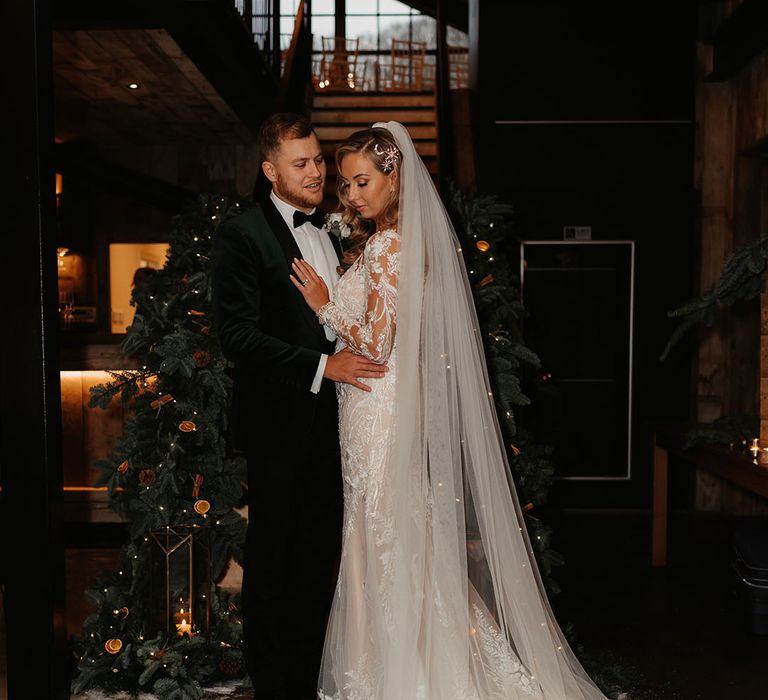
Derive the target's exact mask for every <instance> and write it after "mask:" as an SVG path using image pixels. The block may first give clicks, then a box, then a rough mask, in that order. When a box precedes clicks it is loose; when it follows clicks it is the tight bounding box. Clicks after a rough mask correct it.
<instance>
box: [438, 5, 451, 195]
mask: <svg viewBox="0 0 768 700" xmlns="http://www.w3.org/2000/svg"><path fill="white" fill-rule="evenodd" d="M436 3H437V18H436V19H437V76H436V77H437V81H436V82H437V128H438V141H437V145H438V163H439V166H440V180H441V182H443V183H444V182H447V181H448V180H450V179H452V178H453V130H452V129H451V102H450V97H451V93H450V89H451V87H450V70H451V69H450V65H449V63H448V26H447V22H446V13H445V6H446V5H447V0H436Z"/></svg>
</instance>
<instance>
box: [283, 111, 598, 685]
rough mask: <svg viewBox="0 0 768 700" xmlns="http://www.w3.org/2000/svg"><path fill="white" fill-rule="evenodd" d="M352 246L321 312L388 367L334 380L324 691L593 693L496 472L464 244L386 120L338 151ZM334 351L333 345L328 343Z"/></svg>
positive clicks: (500, 471) (316, 300) (489, 400)
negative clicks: (335, 520)
mask: <svg viewBox="0 0 768 700" xmlns="http://www.w3.org/2000/svg"><path fill="white" fill-rule="evenodd" d="M336 162H337V166H338V172H339V175H340V177H339V190H338V193H339V200H340V201H341V203H342V205H343V209H344V214H343V218H344V222H345V223H346V224H348V225H350V226H351V227H352V234H351V236H350V238H349V242H350V243H351V244H352V247H351V248H350V250H348V251H347V253H346V254H345V257H344V261H343V264H342V269H345V272H344V274H343V276H342V277H341V279H340V280H339V281H338V283H337V284H336V285H335V287H334V290H333V295H332V299H333V300H331V295H329V291H328V288H327V287H326V285H325V283H324V282H323V280H322V279H321V278H320V277H319V276H318V275H317V273H316V272H315V271H314V270H313V269H312V267H311V266H310V265H308V264H307V263H306V262H304V261H301V260H299V261H296V262H295V263H294V273H295V276H292V278H291V279H292V281H293V283H294V284H295V285H296V286H297V288H298V289H299V291H300V292H301V293H302V295H303V296H304V298H305V300H306V301H307V303H308V304H309V306H310V307H311V308H312V309H313V310H314V311H315V312H316V314H317V316H318V319H319V321H320V322H321V323H323V324H325V325H326V326H328V327H330V328H331V329H332V330H333V332H334V333H335V334H336V335H337V336H338V339H339V340H338V345H339V348H341V347H344V346H346V347H349V348H351V349H352V350H353V351H355V352H357V353H359V354H361V355H364V356H365V357H367V358H369V359H371V360H374V361H376V362H382V363H384V362H386V363H387V365H388V367H389V371H388V373H387V374H386V375H385V376H384V377H383V378H382V379H374V380H372V381H371V387H372V390H371V391H370V392H365V391H361V390H359V389H357V388H355V387H353V386H351V385H347V384H338V385H337V391H338V397H339V430H340V436H341V449H342V472H343V477H344V509H345V513H344V529H343V550H342V561H341V569H340V573H339V579H338V583H337V587H336V595H335V598H334V603H333V608H332V611H331V616H330V620H329V624H328V629H327V633H326V639H325V647H324V652H323V662H322V668H321V672H320V679H319V688H318V697H319V698H320V699H321V700H496V699H497V698H498V699H499V700H502V699H503V700H516V699H520V700H522V699H530V698H534V699H539V700H596V699H599V700H604V698H605V696H604V695H603V694H602V692H601V691H600V690H599V689H598V688H597V687H596V686H595V685H594V683H593V682H592V681H591V680H590V679H589V677H588V676H587V674H586V673H585V671H584V669H583V668H582V667H581V665H580V664H579V662H578V661H577V659H576V657H575V656H574V654H573V652H572V651H571V649H570V648H569V647H568V644H567V643H566V641H565V639H564V637H563V635H562V632H561V631H560V628H559V627H558V625H557V622H556V621H555V619H554V616H553V614H552V610H551V609H550V607H549V604H548V602H547V598H546V593H545V591H544V587H543V584H542V581H541V577H540V575H539V572H538V569H537V567H536V562H535V559H534V556H533V552H532V548H531V544H530V542H529V540H528V536H527V533H526V530H525V526H524V523H523V518H522V514H521V511H520V507H519V504H518V500H517V496H516V493H515V488H514V485H513V483H512V480H511V478H510V475H509V469H508V465H507V463H506V457H505V452H504V447H503V442H502V438H501V434H500V431H499V426H498V423H497V420H496V414H495V409H494V401H493V397H492V395H491V391H490V388H489V383H488V376H487V370H486V366H485V360H484V355H483V348H482V339H481V337H480V334H479V332H478V324H477V318H476V315H475V310H474V306H473V302H472V295H471V290H470V288H469V283H468V281H467V275H466V271H465V268H464V264H463V260H462V255H461V249H460V247H459V244H458V241H457V238H456V235H455V233H454V231H453V227H452V225H451V223H450V220H449V218H448V216H447V214H446V211H445V209H444V207H443V205H442V203H441V201H440V198H439V196H438V194H437V191H436V190H435V187H434V185H433V183H432V180H431V178H430V176H429V174H428V172H427V170H426V168H425V167H424V165H423V163H422V162H421V159H420V158H419V156H418V155H417V153H416V150H415V148H414V146H413V143H412V142H411V139H410V137H409V135H408V132H407V131H406V130H405V128H404V127H403V126H402V125H401V124H399V123H397V122H387V123H377V124H375V125H374V127H373V128H371V129H366V130H364V131H359V132H357V133H355V134H353V135H352V136H351V137H350V138H349V139H348V140H347V141H346V142H345V143H344V144H343V145H342V146H341V147H340V148H339V149H338V151H337V153H336ZM339 348H337V349H339Z"/></svg>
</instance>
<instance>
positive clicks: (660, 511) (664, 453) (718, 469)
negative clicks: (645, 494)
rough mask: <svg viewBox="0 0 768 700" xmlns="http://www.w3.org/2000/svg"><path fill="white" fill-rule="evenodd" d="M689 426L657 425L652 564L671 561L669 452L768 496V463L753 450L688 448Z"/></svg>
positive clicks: (654, 459) (654, 446) (654, 465)
mask: <svg viewBox="0 0 768 700" xmlns="http://www.w3.org/2000/svg"><path fill="white" fill-rule="evenodd" d="M685 434H686V429H685V428H682V427H680V426H675V427H667V428H657V430H656V432H655V433H654V436H653V437H654V442H653V505H652V515H653V527H652V530H653V534H652V538H653V539H652V543H651V564H652V565H653V566H666V564H667V518H668V512H669V503H668V501H669V492H668V485H669V479H668V476H669V455H670V454H673V455H675V456H677V457H681V458H682V459H684V460H686V461H687V462H691V463H692V464H693V465H694V466H695V468H696V469H705V470H706V471H708V472H710V473H711V474H715V475H716V476H719V477H720V478H721V479H724V480H725V481H728V482H730V483H732V484H736V485H737V486H740V487H741V488H743V489H746V490H747V491H751V492H752V493H755V494H757V495H759V496H763V497H764V498H768V467H763V466H758V465H757V464H755V463H754V462H753V461H752V458H751V455H750V454H749V453H746V454H744V452H743V451H742V450H731V449H728V448H727V447H718V446H714V445H707V446H699V447H692V448H690V449H687V450H684V449H683V445H684V443H685Z"/></svg>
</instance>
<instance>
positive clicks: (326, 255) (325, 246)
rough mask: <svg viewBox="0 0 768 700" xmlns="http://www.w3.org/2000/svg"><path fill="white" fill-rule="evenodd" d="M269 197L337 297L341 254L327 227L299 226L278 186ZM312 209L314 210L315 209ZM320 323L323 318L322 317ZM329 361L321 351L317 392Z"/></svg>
mask: <svg viewBox="0 0 768 700" xmlns="http://www.w3.org/2000/svg"><path fill="white" fill-rule="evenodd" d="M269 198H270V199H271V200H272V203H273V204H274V205H275V207H276V208H277V211H279V212H280V216H282V217H283V219H284V220H285V223H286V225H287V226H288V228H289V229H290V231H291V233H292V234H293V237H294V239H295V240H296V244H297V245H298V246H299V250H300V251H301V257H302V258H303V259H304V260H306V261H307V262H308V263H309V264H310V265H312V267H313V268H315V271H316V272H317V274H318V275H320V277H322V278H323V281H324V282H325V284H326V285H327V287H328V293H329V294H330V295H331V299H333V287H334V285H335V284H336V281H337V280H338V279H339V274H338V273H337V272H336V267H337V266H338V264H339V258H338V256H337V255H336V251H335V250H334V248H333V243H332V242H331V239H330V237H329V236H328V234H327V233H326V232H325V231H321V230H320V229H319V228H316V227H315V226H313V225H312V224H311V223H310V222H309V221H307V222H305V223H303V224H302V225H301V226H299V227H298V228H294V227H293V212H295V211H297V209H296V207H294V206H293V205H292V204H288V202H285V201H283V200H282V199H280V197H278V196H277V195H276V194H275V191H274V190H272V193H271V194H270V195H269ZM312 211H314V209H313V210H312ZM310 213H311V212H310ZM318 323H320V322H319V321H318ZM323 330H324V331H325V337H326V338H328V340H331V341H333V340H336V336H335V334H334V333H333V332H332V331H331V329H330V328H328V327H327V326H323ZM326 362H328V355H325V354H323V355H320V362H318V365H317V372H315V378H314V380H313V382H312V386H311V387H310V391H311V392H312V393H313V394H316V393H317V392H318V391H320V384H321V383H322V381H323V374H324V373H325V364H326Z"/></svg>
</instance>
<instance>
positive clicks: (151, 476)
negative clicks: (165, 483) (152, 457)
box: [139, 469, 157, 486]
mask: <svg viewBox="0 0 768 700" xmlns="http://www.w3.org/2000/svg"><path fill="white" fill-rule="evenodd" d="M156 478H157V474H155V470H154V469H142V470H141V471H140V472H139V481H140V482H141V483H142V484H144V486H151V485H152V484H154V483H155V479H156Z"/></svg>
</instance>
